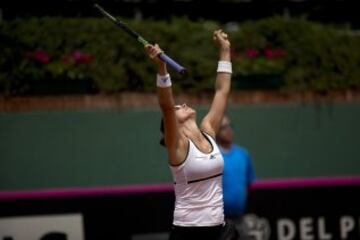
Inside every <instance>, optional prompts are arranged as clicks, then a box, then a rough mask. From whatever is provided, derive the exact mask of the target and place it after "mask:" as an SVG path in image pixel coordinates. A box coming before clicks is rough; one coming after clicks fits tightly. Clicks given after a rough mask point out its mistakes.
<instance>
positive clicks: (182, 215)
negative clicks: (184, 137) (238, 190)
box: [170, 133, 224, 227]
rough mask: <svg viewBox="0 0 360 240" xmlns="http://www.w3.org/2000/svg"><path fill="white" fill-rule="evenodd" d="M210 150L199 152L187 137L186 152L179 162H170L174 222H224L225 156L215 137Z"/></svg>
mask: <svg viewBox="0 0 360 240" xmlns="http://www.w3.org/2000/svg"><path fill="white" fill-rule="evenodd" d="M203 134H204V136H205V137H206V138H207V139H208V141H209V142H210V143H211V145H212V151H211V152H210V153H203V152H201V151H200V150H199V149H198V148H197V147H196V146H195V144H194V143H193V142H192V141H191V140H189V149H188V155H187V157H186V159H185V161H184V162H183V163H182V164H181V165H179V166H170V169H171V172H172V175H173V179H174V181H175V196H176V200H175V211H174V221H173V224H174V225H176V226H191V227H193V226H216V225H220V224H223V223H224V210H223V209H224V207H223V194H222V173H223V168H224V160H223V158H222V155H221V152H220V150H219V148H218V146H217V144H216V142H215V140H214V139H213V138H212V137H211V136H209V135H208V134H206V133H203Z"/></svg>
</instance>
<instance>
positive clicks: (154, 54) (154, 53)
mask: <svg viewBox="0 0 360 240" xmlns="http://www.w3.org/2000/svg"><path fill="white" fill-rule="evenodd" d="M145 50H146V52H147V54H148V55H149V57H150V58H151V60H152V61H153V62H154V63H155V64H156V65H157V66H158V67H162V68H164V67H165V66H166V63H165V62H164V61H162V60H161V59H159V58H158V56H159V54H161V53H162V52H163V51H162V50H161V48H160V47H159V45H158V44H154V45H152V44H146V45H145Z"/></svg>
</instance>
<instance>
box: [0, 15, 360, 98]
mask: <svg viewBox="0 0 360 240" xmlns="http://www.w3.org/2000/svg"><path fill="white" fill-rule="evenodd" d="M124 20H125V21H126V22H127V23H128V24H129V25H131V26H132V27H133V28H134V29H136V30H137V31H138V32H140V33H141V34H142V35H143V36H144V37H145V38H147V39H149V40H151V41H152V42H156V43H159V44H160V45H161V46H162V48H163V49H165V50H166V52H167V53H168V55H170V56H171V57H173V58H174V59H175V60H177V61H178V62H179V63H181V64H182V65H184V66H185V67H186V68H187V69H188V72H189V74H188V75H187V76H186V77H181V76H179V75H178V74H176V73H174V72H173V71H172V70H171V71H172V73H173V74H172V77H173V79H174V82H175V83H176V84H175V85H174V86H175V91H178V90H184V91H186V92H190V93H198V92H200V91H208V90H211V89H213V81H214V77H215V69H216V62H217V47H215V46H214V44H213V42H212V39H211V34H212V32H213V31H214V30H215V29H217V28H219V27H223V28H226V26H221V25H220V24H219V23H218V22H215V21H208V20H203V21H197V22H193V21H190V20H188V19H187V18H173V19H172V20H170V21H156V20H152V19H146V20H142V21H137V20H133V19H124ZM236 26H237V28H234V26H233V27H232V28H229V29H228V31H231V32H230V36H231V40H232V47H233V68H234V86H239V87H241V86H243V87H244V86H245V85H246V84H241V83H245V82H246V79H248V81H250V82H248V83H247V84H248V85H251V84H252V82H251V81H254V80H251V79H261V76H264V77H267V76H272V77H273V76H277V77H278V78H279V79H280V80H279V81H276V83H277V84H276V87H283V88H290V89H296V90H316V91H328V90H332V89H348V88H359V86H360V70H359V67H358V66H359V64H360V37H359V36H358V35H356V34H354V31H351V30H349V29H339V28H334V27H330V26H326V25H321V24H318V23H313V22H310V21H307V20H306V19H284V18H282V17H272V18H269V19H263V20H259V21H249V22H243V23H239V24H237V25H236ZM0 45H1V49H0V91H1V93H2V94H5V95H20V94H31V93H33V94H34V93H35V94H36V93H46V91H47V93H50V94H51V93H56V90H55V91H53V92H51V90H50V88H51V86H53V87H55V88H57V89H59V88H61V86H62V87H63V89H62V90H60V91H59V93H64V92H66V91H68V92H71V91H72V90H74V88H76V86H78V87H77V88H78V91H84V92H101V93H116V92H121V91H144V92H149V91H154V90H155V84H154V68H153V66H152V64H151V63H150V61H149V60H148V59H147V57H146V55H145V53H144V50H143V48H142V46H141V45H139V44H138V43H136V42H135V41H134V40H133V39H131V38H130V37H129V36H128V35H126V34H125V33H124V32H122V31H120V30H118V29H117V28H116V27H115V26H114V25H113V24H111V23H110V22H109V21H107V20H106V19H104V18H64V17H43V18H30V19H15V20H12V21H3V22H2V23H1V25H0ZM254 76H260V78H259V77H257V78H254ZM249 79H250V80H249ZM264 81H266V79H265V80H264ZM271 81H273V80H271ZM44 85H46V86H47V87H44ZM34 86H38V89H37V90H36V89H34V88H35V87H34ZM41 86H42V87H43V88H45V89H41ZM254 86H258V87H261V84H260V85H259V84H256V83H255V82H254ZM39 88H40V89H39ZM72 88H73V89H72ZM71 89H72V90H71ZM75 91H76V90H75Z"/></svg>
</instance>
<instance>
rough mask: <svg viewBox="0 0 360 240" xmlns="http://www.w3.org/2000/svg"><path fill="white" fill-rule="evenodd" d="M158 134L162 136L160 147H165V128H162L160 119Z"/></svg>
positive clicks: (162, 124)
mask: <svg viewBox="0 0 360 240" xmlns="http://www.w3.org/2000/svg"><path fill="white" fill-rule="evenodd" d="M160 132H161V134H162V138H161V139H160V145H161V146H164V147H165V138H164V132H165V127H164V118H161V121H160Z"/></svg>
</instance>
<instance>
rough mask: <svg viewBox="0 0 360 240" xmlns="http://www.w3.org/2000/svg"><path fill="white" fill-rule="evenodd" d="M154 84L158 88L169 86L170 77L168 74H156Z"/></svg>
mask: <svg viewBox="0 0 360 240" xmlns="http://www.w3.org/2000/svg"><path fill="white" fill-rule="evenodd" d="M156 85H157V86H158V87H160V88H167V87H171V78H170V74H166V75H159V74H157V75H156Z"/></svg>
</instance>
